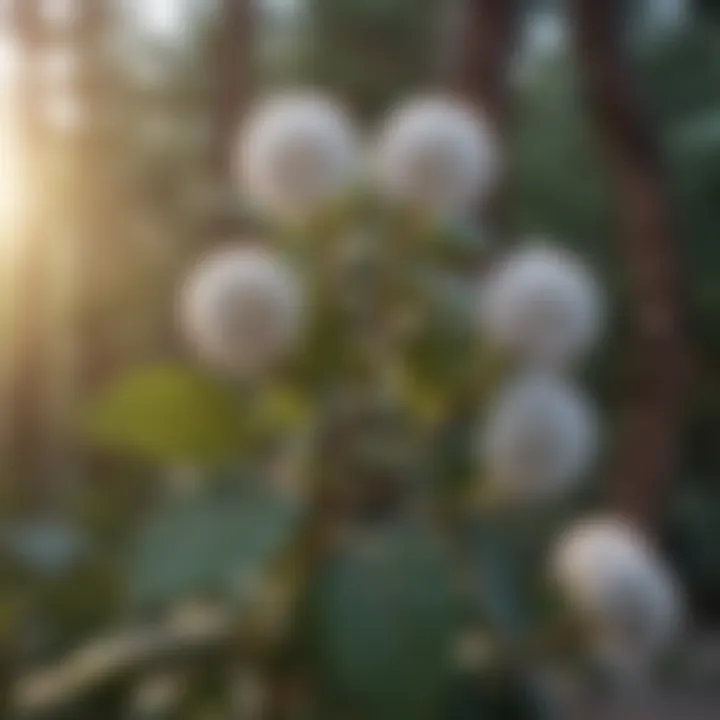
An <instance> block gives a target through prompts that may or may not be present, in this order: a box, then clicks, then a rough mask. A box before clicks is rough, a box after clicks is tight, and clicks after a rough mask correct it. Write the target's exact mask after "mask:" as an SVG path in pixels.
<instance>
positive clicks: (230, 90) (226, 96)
mask: <svg viewBox="0 0 720 720" xmlns="http://www.w3.org/2000/svg"><path fill="white" fill-rule="evenodd" d="M253 8H254V3H253V2H252V0H221V3H220V11H219V22H218V31H217V33H218V34H217V39H216V45H215V70H214V74H215V77H214V78H213V80H214V83H215V93H216V95H215V103H214V127H213V146H212V165H213V170H214V172H215V174H216V177H217V179H218V181H219V183H220V184H221V185H225V184H226V183H227V182H228V181H229V180H230V175H231V172H232V148H233V143H234V140H235V134H236V132H237V125H238V121H239V120H240V114H241V112H242V110H243V109H244V108H245V107H246V106H247V105H248V104H249V100H250V97H251V94H252V91H253V87H254V74H255V73H254V69H255V59H254V44H253V38H254V32H253V27H254V19H253Z"/></svg>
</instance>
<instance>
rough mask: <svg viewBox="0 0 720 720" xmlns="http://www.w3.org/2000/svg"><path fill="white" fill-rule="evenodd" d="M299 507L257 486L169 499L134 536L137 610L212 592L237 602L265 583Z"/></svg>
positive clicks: (289, 536) (287, 539)
mask: <svg viewBox="0 0 720 720" xmlns="http://www.w3.org/2000/svg"><path fill="white" fill-rule="evenodd" d="M299 518H300V513H299V511H298V508H297V507H296V506H295V505H294V504H292V503H291V502H289V501H287V500H286V499H284V498H282V497H279V496H278V495H276V494H274V493H272V492H271V491H270V490H268V489H264V488H258V487H257V486H252V485H248V486H243V487H237V486H234V487H233V486H227V485H225V486H220V487H213V488H209V489H208V490H206V491H205V493H204V494H203V495H201V496H200V497H198V496H191V497H188V498H184V499H183V500H181V501H179V502H175V503H173V504H172V505H170V506H169V507H167V508H165V509H163V510H162V511H160V512H159V513H158V515H157V516H155V517H153V518H152V519H151V520H150V522H149V523H148V525H147V527H146V528H145V529H144V530H143V532H142V533H141V534H140V537H139V542H138V546H137V550H136V553H135V555H134V557H133V564H132V569H131V576H130V586H131V594H132V596H133V599H134V601H135V602H136V603H137V604H138V605H140V606H143V607H153V608H158V607H163V606H166V605H168V604H172V603H173V602H175V601H177V600H180V599H183V598H193V597H197V596H198V595H211V596H220V597H224V598H226V599H227V598H230V599H235V600H242V598H243V596H244V594H245V593H248V592H252V591H253V590H254V589H255V588H256V587H257V583H258V582H262V581H263V579H265V578H267V574H268V573H269V572H270V571H271V570H272V569H273V568H274V567H275V562H276V561H278V560H279V559H280V557H281V555H282V554H283V552H284V551H285V549H286V548H287V547H288V546H289V543H290V542H291V540H292V538H293V537H294V533H295V530H296V529H297V527H298V521H299Z"/></svg>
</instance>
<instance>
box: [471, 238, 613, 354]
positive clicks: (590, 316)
mask: <svg viewBox="0 0 720 720" xmlns="http://www.w3.org/2000/svg"><path fill="white" fill-rule="evenodd" d="M602 310H603V308H602V299H601V293H600V289H599V287H598V284H597V282H596V280H595V278H594V277H593V276H592V274H591V273H590V272H589V271H588V269H587V268H586V267H585V265H584V264H583V263H582V262H581V261H580V260H578V259H577V258H576V257H575V256H574V255H572V254H571V253H569V252H566V251H564V250H561V249H558V248H553V247H550V246H548V245H544V244H541V243H534V244H530V245H528V246H526V247H523V248H521V249H519V250H517V251H516V252H514V253H513V254H512V255H510V257H508V258H507V259H505V260H504V261H502V262H501V264H500V266H499V267H497V268H496V269H494V270H493V271H492V272H491V273H490V276H489V277H488V278H487V280H486V281H485V283H484V284H483V285H482V287H481V292H480V323H481V326H482V328H483V330H484V331H485V332H486V333H487V336H488V338H489V340H490V341H491V342H492V343H493V344H495V345H496V346H498V347H499V348H502V349H503V350H506V351H508V352H509V353H511V354H512V355H513V356H515V357H516V358H518V359H519V360H522V361H524V362H527V363H530V364H535V365H542V366H546V367H547V366H550V367H555V368H557V367H564V366H566V365H568V364H570V363H572V362H573V361H576V360H579V359H580V358H581V357H582V356H583V355H584V354H585V353H586V352H587V351H588V350H589V349H590V347H591V346H592V344H593V342H594V341H595V340H596V339H597V337H598V335H599V332H600V329H601V324H602V315H603V312H602Z"/></svg>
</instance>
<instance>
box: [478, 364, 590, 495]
mask: <svg viewBox="0 0 720 720" xmlns="http://www.w3.org/2000/svg"><path fill="white" fill-rule="evenodd" d="M597 445H598V428H597V421H596V417H595V413H594V411H593V409H592V407H591V406H590V404H589V403H588V401H587V400H586V398H585V397H584V396H583V395H581V394H580V393H579V392H578V391H577V390H576V389H575V388H574V387H573V386H572V385H570V384H568V383H566V382H564V381H562V380H560V379H558V378H555V377H553V376H549V375H542V374H535V373H531V374H526V375H522V376H520V377H519V378H516V379H514V380H512V381H511V382H510V384H509V385H508V386H506V387H504V388H503V389H502V390H501V391H500V395H499V397H498V398H497V399H496V401H495V403H494V405H493V406H492V407H491V408H490V410H489V412H488V416H487V417H486V419H485V422H484V423H483V426H482V435H481V438H480V452H481V460H482V461H483V469H484V473H485V476H486V477H487V482H488V483H490V486H491V487H492V488H493V489H494V490H495V491H497V492H498V493H499V494H500V495H502V496H503V497H506V498H510V499H512V500H515V501H520V502H532V501H542V500H549V499H554V498H556V497H557V496H558V495H561V494H563V493H564V492H566V491H568V490H569V489H570V488H571V486H572V485H573V484H574V483H576V482H577V481H579V480H580V479H581V477H582V475H583V473H584V472H585V471H586V470H587V469H588V467H589V465H590V464H591V462H592V460H593V459H594V457H595V454H596V450H597Z"/></svg>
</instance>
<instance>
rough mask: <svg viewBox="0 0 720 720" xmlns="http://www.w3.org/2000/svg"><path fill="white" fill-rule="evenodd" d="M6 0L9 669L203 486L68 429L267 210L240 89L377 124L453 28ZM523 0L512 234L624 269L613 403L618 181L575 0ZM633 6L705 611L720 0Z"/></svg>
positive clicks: (330, 5) (608, 404)
mask: <svg viewBox="0 0 720 720" xmlns="http://www.w3.org/2000/svg"><path fill="white" fill-rule="evenodd" d="M12 4H13V3H11V2H2V3H0V7H1V8H2V13H3V15H2V19H0V94H1V95H2V98H1V99H0V102H2V109H1V110H2V113H3V116H2V122H3V132H2V134H1V135H0V142H2V151H1V152H2V154H1V155H0V159H1V164H0V173H1V175H0V273H2V275H3V278H2V282H1V283H0V312H1V313H2V325H0V333H1V337H0V393H1V394H2V398H3V399H2V403H1V404H0V412H2V414H3V418H2V423H1V424H0V430H1V432H2V435H1V437H0V441H1V442H2V453H1V454H0V466H1V467H2V476H1V477H2V485H1V486H0V495H1V496H2V501H1V502H0V518H1V521H0V552H1V553H2V557H1V558H0V573H2V578H3V579H2V580H0V653H2V662H3V665H4V671H5V673H11V672H13V671H14V670H16V667H15V666H16V665H20V666H22V664H23V663H24V662H28V663H29V662H31V661H33V662H34V661H37V660H41V659H45V658H54V657H57V656H58V655H59V654H60V653H61V652H62V651H63V650H66V649H69V648H71V647H73V646H74V645H75V644H77V642H78V641H79V640H81V639H83V638H87V637H90V636H92V635H93V634H94V633H96V632H101V631H104V630H106V629H107V628H108V627H112V626H113V625H114V624H116V623H117V622H119V621H120V620H121V619H122V618H123V613H124V612H125V609H124V607H125V606H124V593H125V585H124V584H125V575H124V573H125V568H124V565H123V563H124V562H125V560H126V557H125V548H126V547H127V544H128V543H129V542H131V541H132V539H133V533H134V532H135V529H136V528H137V526H138V522H139V518H141V517H142V516H143V514H144V513H145V512H146V511H147V509H148V508H149V507H152V506H153V503H155V502H156V501H157V499H158V497H159V496H161V495H163V494H171V493H175V492H179V490H178V488H182V487H183V485H184V483H186V482H192V478H190V479H189V480H188V478H187V473H185V472H183V468H179V469H177V470H174V471H168V470H163V471H162V472H159V471H158V469H157V468H155V467H154V466H151V465H145V464H142V463H139V462H135V461H131V460H128V459H125V458H118V457H117V456H114V455H113V456H110V455H107V454H103V453H99V452H97V451H95V450H91V449H89V448H88V447H87V445H86V444H85V443H84V442H83V441H82V439H81V438H80V436H79V434H78V432H77V428H78V426H79V423H80V422H81V415H82V408H84V407H85V405H86V404H87V402H88V401H89V400H90V399H92V398H93V397H94V395H95V393H96V392H97V391H98V390H99V389H100V388H102V387H104V386H105V384H106V383H108V382H109V381H111V380H112V378H113V377H115V376H116V375H117V374H118V373H119V372H122V371H123V370H125V369H128V368H131V367H133V366H136V365H139V364H141V363H145V362H148V361H151V360H156V359H168V358H173V357H178V356H180V355H182V354H183V352H184V350H183V349H182V348H181V346H180V344H179V342H178V340H177V338H176V329H175V323H174V319H175V318H174V303H175V293H176V291H177V287H178V282H179V280H180V279H181V278H182V276H183V274H184V272H185V271H186V269H187V268H188V267H190V266H191V264H192V263H193V262H194V261H195V260H196V259H197V257H198V256H199V255H200V254H201V253H202V252H203V251H204V250H205V249H207V248H208V247H211V246H212V245H213V244H214V243H216V242H217V241H218V240H219V239H222V238H224V237H226V236H227V235H231V234H233V233H235V232H237V231H238V230H241V229H244V228H246V229H251V228H253V219H252V218H251V217H249V216H248V215H247V213H246V211H245V209H244V208H243V207H242V206H241V205H239V204H238V202H237V201H236V200H235V199H234V198H233V197H232V195H230V194H229V193H228V190H227V184H226V179H227V173H228V168H227V164H228V157H227V155H228V148H229V147H230V145H229V143H230V142H231V137H232V135H233V133H234V131H235V123H236V120H237V108H238V107H241V106H242V105H243V104H246V103H247V102H248V101H249V99H250V98H252V97H253V94H254V92H255V90H257V89H266V88H270V87H273V86H279V87H282V86H286V85H289V84H295V83H301V84H308V83H311V84H315V83H319V84H321V85H322V86H329V87H331V88H333V89H334V91H335V92H336V93H337V94H338V95H339V97H341V98H342V99H344V100H346V101H347V103H348V104H349V105H350V107H351V108H353V110H355V111H356V113H357V114H358V115H360V116H361V117H364V118H367V119H368V120H369V121H373V120H374V119H375V118H377V117H378V114H379V113H380V111H382V110H384V109H385V108H386V107H387V106H388V104H389V103H391V102H392V101H393V100H394V99H396V98H398V97H399V96H401V95H402V94H403V93H406V92H408V91H410V90H413V89H423V88H425V87H427V86H429V85H433V84H435V85H436V84H438V83H442V82H443V78H446V77H449V74H451V73H452V69H453V67H454V63H455V62H456V60H457V59H456V58H455V52H456V49H457V46H458V42H457V37H458V33H460V32H461V31H462V28H461V27H459V26H458V23H457V22H456V20H457V13H454V12H453V7H454V5H455V3H454V2H453V0H447V1H446V2H441V1H440V0H306V1H305V2H302V1H301V0H297V1H295V2H294V1H293V0H257V2H256V7H255V12H254V13H253V16H252V18H250V17H248V16H247V15H246V14H244V11H243V10H242V7H243V4H242V3H237V4H235V5H234V4H233V3H232V2H225V3H223V2H220V1H219V0H217V1H216V2H210V1H209V0H207V1H206V0H164V1H163V0H135V1H134V2H131V1H130V0H122V1H121V0H115V1H113V0H102V1H100V0H97V1H96V2H87V3H85V2H82V0H76V2H75V5H76V6H77V8H76V9H75V10H74V11H72V12H74V13H75V15H74V18H75V19H74V21H70V22H69V24H68V25H63V22H65V21H63V20H62V17H61V14H60V15H58V16H57V17H55V18H54V19H52V18H51V17H50V16H52V14H53V11H52V10H50V11H49V16H48V18H46V20H42V21H40V20H38V19H37V17H33V13H32V12H31V11H30V10H29V8H30V7H31V6H32V7H34V3H31V2H29V0H27V2H26V0H23V2H22V3H18V5H20V6H21V7H22V8H23V9H22V10H21V11H19V12H18V13H17V15H12V13H13V12H14V11H12V9H11V10H8V8H10V6H11V5H12ZM41 4H42V3H38V6H39V5H41ZM70 4H72V3H70ZM47 5H48V7H52V6H53V5H54V4H53V3H48V4H47ZM60 5H63V3H58V6H60ZM66 5H67V3H66ZM525 6H526V11H525V13H524V15H523V18H522V28H521V34H520V38H521V40H520V42H519V46H518V48H517V53H516V54H515V55H514V57H513V61H512V64H511V68H510V73H511V75H510V94H511V97H512V99H511V102H510V114H511V120H510V121H509V124H508V138H507V146H508V149H509V152H510V170H509V177H510V183H509V192H508V199H507V207H506V212H505V215H506V217H507V230H506V231H507V234H508V235H509V236H511V237H514V236H516V235H522V234H525V233H533V234H535V233H540V234H547V235H548V236H550V237H553V238H557V239H558V240H559V241H560V242H561V243H563V244H565V245H568V246H572V247H575V248H577V249H578V250H579V251H580V252H581V253H582V254H583V255H584V256H587V257H588V258H590V259H591V261H592V263H593V264H594V266H595V267H596V268H597V269H598V273H599V275H600V276H601V277H602V278H603V280H604V281H605V283H606V284H608V285H609V286H610V287H611V288H612V303H613V321H612V323H611V329H612V331H611V333H610V336H609V337H608V338H607V342H606V343H605V344H604V345H603V349H602V352H601V354H600V356H599V357H598V358H597V359H596V360H595V361H594V363H593V366H592V367H591V368H590V375H591V378H590V379H591V381H592V383H593V386H594V388H595V389H596V393H597V395H598V396H599V397H600V398H601V401H602V404H603V407H604V410H605V411H606V415H607V417H609V418H610V419H611V421H612V419H613V418H614V417H615V411H616V408H617V407H618V406H619V405H620V404H621V402H622V399H623V396H622V393H623V388H624V387H625V380H626V379H627V377H628V376H629V372H630V368H629V366H628V358H627V341H626V338H627V332H628V328H627V322H626V318H627V317H628V312H627V310H626V307H627V302H628V301H627V293H626V290H627V289H626V287H625V286H624V277H623V269H624V268H623V267H622V262H623V260H621V256H620V254H619V253H618V244H617V242H616V241H615V238H616V236H617V229H616V222H615V219H614V212H613V201H612V197H611V191H612V181H611V180H610V178H609V177H608V171H607V168H606V167H605V165H604V162H603V156H602V148H601V146H600V144H599V143H598V142H597V139H596V136H595V133H594V129H593V126H592V119H591V118H590V117H589V113H588V110H587V106H586V104H585V103H584V102H583V99H582V94H581V92H580V90H579V83H580V80H579V65H578V62H577V60H576V59H575V56H574V50H573V40H572V33H571V23H570V21H569V20H568V19H567V17H566V16H565V14H564V12H563V3H562V2H552V1H551V0H545V1H543V0H533V1H530V0H528V2H527V3H526V4H525ZM233 7H236V8H241V9H240V10H236V11H235V12H234V13H233V10H232V8H233ZM628 7H632V12H628V24H627V27H626V28H625V29H626V30H627V32H628V33H629V34H630V35H631V40H632V49H633V59H634V60H635V61H636V62H637V66H638V68H639V69H640V85H641V88H642V92H643V94H644V97H645V99H646V103H647V106H648V108H649V109H651V110H652V113H653V116H654V118H655V121H656V122H657V123H658V127H659V130H660V133H661V137H662V142H663V147H664V150H665V152H666V156H667V158H668V160H669V164H670V170H671V172H670V177H671V180H672V198H673V202H674V203H677V208H679V210H680V226H681V230H680V232H679V237H680V238H681V241H682V243H681V247H680V251H681V253H682V261H683V268H684V269H683V282H684V289H685V292H686V298H687V301H688V303H689V317H690V321H691V328H690V329H691V340H692V345H693V348H692V350H693V356H694V358H693V359H694V364H693V389H692V397H691V398H690V401H691V402H690V405H691V412H690V414H689V417H688V419H687V421H686V423H685V425H684V431H683V432H684V441H683V444H682V462H681V468H680V471H679V472H678V474H677V476H676V477H675V478H674V480H673V485H672V496H671V500H670V502H669V503H668V506H667V511H668V512H667V516H666V517H665V518H664V519H663V524H662V528H663V538H664V542H665V544H666V546H667V548H668V550H669V552H670V553H671V555H672V556H673V557H674V558H675V560H676V562H677V564H678V567H679V570H680V572H681V574H682V576H683V579H684V580H685V582H686V583H687V587H688V588H689V590H690V593H691V596H692V598H693V605H694V608H695V609H696V611H697V613H698V614H699V616H701V617H702V618H703V621H704V622H717V620H718V619H720V485H718V480H719V479H720V434H719V431H720V282H719V277H720V276H719V272H720V2H715V1H714V0H643V1H642V2H641V1H640V0H638V1H637V2H635V3H628ZM58 12H59V11H58ZM18 18H19V19H18ZM43 23H45V24H43ZM48 28H49V29H48ZM229 38H231V39H229ZM431 48H434V50H431ZM248 57H252V60H253V62H252V64H248V63H247V62H246V61H247V58H248ZM486 235H487V237H486V238H485V241H486V242H488V243H492V242H493V238H492V232H491V231H490V229H488V230H487V233H486ZM108 717H110V716H109V715H108Z"/></svg>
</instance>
